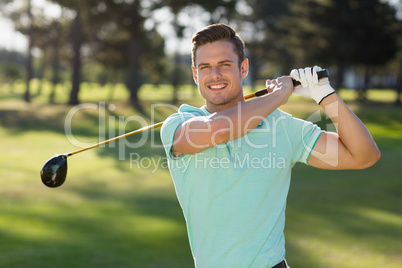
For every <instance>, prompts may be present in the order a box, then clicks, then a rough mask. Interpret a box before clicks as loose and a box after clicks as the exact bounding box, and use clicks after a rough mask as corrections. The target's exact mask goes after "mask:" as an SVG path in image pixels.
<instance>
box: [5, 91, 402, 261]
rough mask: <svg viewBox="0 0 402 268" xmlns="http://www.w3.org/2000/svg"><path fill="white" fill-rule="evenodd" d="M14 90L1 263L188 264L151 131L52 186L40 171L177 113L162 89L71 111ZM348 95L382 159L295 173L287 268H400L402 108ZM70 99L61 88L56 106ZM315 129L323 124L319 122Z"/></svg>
mask: <svg viewBox="0 0 402 268" xmlns="http://www.w3.org/2000/svg"><path fill="white" fill-rule="evenodd" d="M21 92H22V87H21V86H18V85H17V86H16V87H15V89H14V91H13V92H10V90H9V89H8V88H5V87H0V137H2V138H1V139H0V148H1V151H2V154H1V155H0V177H1V180H0V267H6V268H11V267H15V268H16V267H34V268H36V267H37V268H39V267H40V268H43V267H45V268H46V267H61V268H62V267H66V268H67V267H192V266H193V262H192V258H191V252H190V249H189V245H188V241H187V234H186V229H185V223H184V219H183V216H182V213H181V209H180V206H179V204H178V202H177V199H176V196H175V192H174V187H173V183H172V181H171V178H170V175H169V172H168V170H167V169H166V167H165V166H166V163H165V159H164V153H163V149H162V148H160V140H159V129H156V130H154V131H151V132H147V133H146V134H144V135H141V136H138V137H131V138H128V139H126V140H122V141H120V142H114V143H112V144H110V145H108V146H103V147H102V148H96V149H92V150H89V151H86V152H82V153H80V154H77V155H74V156H71V157H69V158H68V174H67V180H66V182H65V184H64V185H62V186H61V187H59V188H54V189H51V188H47V187H45V186H44V185H43V184H42V183H41V181H40V176H39V171H40V169H41V167H42V166H43V164H44V163H45V162H46V160H47V159H48V158H50V157H52V156H53V155H55V154H59V153H66V152H70V151H74V150H76V149H78V148H79V147H80V146H83V145H88V144H91V143H96V142H98V141H100V140H103V139H104V138H108V137H114V136H116V135H118V134H122V133H125V132H128V131H131V130H133V129H136V128H138V127H141V126H142V125H144V124H145V123H146V124H148V123H150V124H151V123H154V122H159V121H163V120H164V119H165V118H166V117H167V116H168V115H169V114H170V113H173V112H174V110H175V109H176V108H177V107H176V106H173V105H159V106H155V105H152V104H157V103H159V104H162V103H168V100H169V99H170V98H171V88H170V87H168V86H159V87H157V88H155V87H153V86H151V85H146V86H144V87H143V88H142V89H141V91H140V97H141V98H142V99H143V100H144V111H143V112H142V113H139V112H137V111H136V110H135V109H133V108H132V107H130V106H129V105H127V103H125V102H124V101H123V99H124V98H126V96H127V92H126V91H125V90H124V88H122V87H120V86H119V85H117V86H116V87H114V89H113V90H112V87H110V86H105V87H99V86H97V85H91V84H85V85H84V87H83V89H82V92H81V94H80V99H81V100H82V101H83V105H81V106H78V107H70V106H67V105H63V104H52V105H49V104H47V100H48V95H49V88H48V87H47V86H44V89H43V90H42V92H41V94H37V92H36V91H35V90H34V91H33V95H34V98H33V101H32V103H30V104H26V103H24V102H22V101H20V96H21ZM196 94H197V93H196V92H195V91H194V90H193V89H192V88H191V87H186V88H183V89H182V90H181V93H180V100H181V102H183V103H184V102H185V103H191V104H194V105H201V104H202V102H201V100H200V98H199V97H194V96H196ZM353 94H354V93H353V92H350V91H342V92H340V95H341V96H342V97H343V98H344V99H346V101H347V102H348V104H349V105H350V107H351V108H352V109H353V110H354V111H355V112H356V113H357V114H358V115H359V117H360V118H361V119H362V121H363V122H364V123H365V124H366V125H367V126H368V128H369V130H370V131H371V133H372V134H373V136H374V138H375V140H376V141H377V143H378V146H379V147H380V150H381V152H382V158H381V160H380V161H379V162H378V163H377V164H376V165H375V166H373V167H371V168H369V169H367V170H361V171H324V170H317V169H313V168H310V167H307V166H304V165H301V164H300V165H296V166H295V168H294V172H293V177H292V185H291V190H290V193H289V198H288V208H287V223H286V230H285V235H286V241H287V244H286V246H287V259H288V262H289V264H290V265H291V267H292V268H311V267H314V268H319V267H326V268H335V267H336V268H339V267H341V268H349V267H354V268H355V267H384V268H396V267H402V264H401V263H402V243H401V242H400V240H401V237H402V205H401V201H402V180H401V179H400V178H401V175H400V174H401V172H400V171H399V167H400V164H401V160H400V159H401V158H402V138H401V137H402V107H395V106H393V104H391V103H390V100H393V99H394V93H393V92H392V91H380V90H378V91H371V92H370V94H369V98H370V101H368V102H367V103H365V104H361V103H355V102H353ZM67 98H68V92H67V91H65V90H64V89H63V87H60V88H58V89H57V97H56V103H65V101H66V100H67ZM373 100H379V101H373ZM312 104H313V103H312V102H311V101H309V100H305V99H302V98H292V99H291V100H290V101H289V103H288V104H287V105H286V106H284V107H283V109H284V110H285V111H288V112H290V113H292V114H293V115H294V116H297V117H300V118H309V117H310V116H311V115H312V114H314V113H315V112H317V106H315V105H312ZM134 115H136V116H134ZM66 118H68V119H69V120H66ZM310 118H311V117H310ZM119 119H120V120H119ZM66 122H68V123H66ZM317 123H319V124H320V125H322V126H323V127H325V126H327V125H329V121H328V120H327V119H326V118H325V116H324V115H323V116H322V120H319V122H317ZM66 127H67V129H70V130H71V134H70V135H66V132H65V131H66Z"/></svg>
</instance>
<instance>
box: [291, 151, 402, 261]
mask: <svg viewBox="0 0 402 268" xmlns="http://www.w3.org/2000/svg"><path fill="white" fill-rule="evenodd" d="M379 145H380V147H381V144H379ZM398 153H399V155H400V152H398ZM395 156H396V155H393V154H387V153H386V154H385V155H384V154H383V157H382V159H381V160H380V162H378V163H377V164H376V165H375V166H373V167H371V168H369V169H367V170H358V171H326V170H317V169H313V168H309V167H305V166H301V165H300V166H299V165H298V166H296V167H295V168H294V171H293V174H294V175H293V178H292V185H291V191H290V194H289V198H288V207H287V223H286V229H285V234H286V238H287V240H286V241H287V249H288V259H289V261H290V265H294V266H295V267H301V268H303V267H306V268H307V267H364V265H366V264H365V263H366V262H367V260H366V258H371V257H368V256H366V257H365V254H370V255H373V256H372V258H374V259H375V258H379V259H377V260H376V261H377V263H378V265H380V266H382V267H396V266H392V265H397V263H400V257H398V256H399V254H400V252H401V250H402V246H401V244H400V242H399V240H398V239H395V238H396V237H402V228H401V226H402V222H401V221H400V215H402V207H401V206H399V205H396V204H399V203H400V196H401V194H402V192H401V189H402V188H401V187H402V182H401V180H400V178H399V177H400V175H399V173H400V172H399V166H400V164H399V163H400V161H399V160H397V158H395ZM306 248H308V250H307V249H306ZM368 252H370V253H368ZM351 256H354V257H353V258H351ZM383 259H387V264H385V263H381V262H378V261H382V260H383ZM373 265H375V264H373ZM388 265H389V266H388Z"/></svg>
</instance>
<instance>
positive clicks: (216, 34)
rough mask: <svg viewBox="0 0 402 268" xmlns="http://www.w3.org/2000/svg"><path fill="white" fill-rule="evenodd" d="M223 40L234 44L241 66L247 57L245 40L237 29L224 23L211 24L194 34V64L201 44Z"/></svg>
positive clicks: (192, 53)
mask: <svg viewBox="0 0 402 268" xmlns="http://www.w3.org/2000/svg"><path fill="white" fill-rule="evenodd" d="M221 40H224V41H229V42H230V43H232V44H233V48H234V51H235V53H236V54H237V56H238V58H239V66H240V65H241V63H242V62H243V61H244V59H245V56H244V48H245V45H244V41H243V40H242V39H241V37H240V36H239V35H238V34H237V33H236V32H235V30H233V28H231V27H230V26H228V25H226V24H223V23H218V24H212V25H209V26H207V27H205V28H204V29H202V30H200V31H199V32H197V33H196V34H195V35H194V36H193V39H192V43H193V47H192V49H191V63H192V65H193V66H195V61H196V58H195V54H196V52H197V49H198V48H199V47H200V46H202V45H205V44H208V43H212V42H216V41H221Z"/></svg>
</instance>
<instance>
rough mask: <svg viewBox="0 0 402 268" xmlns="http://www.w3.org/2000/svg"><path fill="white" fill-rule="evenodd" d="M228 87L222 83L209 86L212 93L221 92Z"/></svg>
mask: <svg viewBox="0 0 402 268" xmlns="http://www.w3.org/2000/svg"><path fill="white" fill-rule="evenodd" d="M226 86H227V84H226V83H220V84H213V85H209V86H208V88H209V89H211V90H212V91H219V90H222V89H224V88H226Z"/></svg>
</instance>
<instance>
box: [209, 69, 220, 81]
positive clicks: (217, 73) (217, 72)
mask: <svg viewBox="0 0 402 268" xmlns="http://www.w3.org/2000/svg"><path fill="white" fill-rule="evenodd" d="M210 76H211V78H212V79H214V80H219V79H220V78H221V77H222V74H221V70H220V69H219V67H218V66H212V68H211V74H210Z"/></svg>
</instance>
